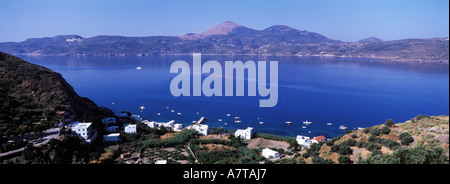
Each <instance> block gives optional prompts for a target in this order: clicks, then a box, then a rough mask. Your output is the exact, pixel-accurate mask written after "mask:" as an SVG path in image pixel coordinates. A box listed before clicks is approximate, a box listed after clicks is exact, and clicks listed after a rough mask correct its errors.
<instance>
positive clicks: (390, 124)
mask: <svg viewBox="0 0 450 184" xmlns="http://www.w3.org/2000/svg"><path fill="white" fill-rule="evenodd" d="M394 124H395V123H394V121H393V120H392V119H388V120H386V121H385V122H384V125H386V126H388V127H392V126H394Z"/></svg>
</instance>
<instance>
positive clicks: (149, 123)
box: [142, 120, 183, 131]
mask: <svg viewBox="0 0 450 184" xmlns="http://www.w3.org/2000/svg"><path fill="white" fill-rule="evenodd" d="M142 123H144V124H146V125H147V126H149V127H150V128H158V127H166V128H169V129H172V130H174V131H177V130H175V129H176V128H175V125H176V124H174V123H175V120H171V121H169V122H167V123H162V122H156V121H148V120H143V121H142ZM180 125H181V124H180ZM180 125H177V127H180ZM181 128H183V125H181ZM181 128H180V130H181Z"/></svg>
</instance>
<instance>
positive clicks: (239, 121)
mask: <svg viewBox="0 0 450 184" xmlns="http://www.w3.org/2000/svg"><path fill="white" fill-rule="evenodd" d="M234 122H235V123H241V122H242V121H241V120H236V121H234Z"/></svg>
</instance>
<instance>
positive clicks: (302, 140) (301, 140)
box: [296, 135, 312, 148]
mask: <svg viewBox="0 0 450 184" xmlns="http://www.w3.org/2000/svg"><path fill="white" fill-rule="evenodd" d="M296 141H297V143H298V144H299V145H302V146H304V147H307V148H309V147H310V146H311V144H312V142H311V139H310V138H309V137H307V136H302V135H297V138H296Z"/></svg>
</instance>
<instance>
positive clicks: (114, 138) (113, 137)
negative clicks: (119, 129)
mask: <svg viewBox="0 0 450 184" xmlns="http://www.w3.org/2000/svg"><path fill="white" fill-rule="evenodd" d="M103 141H105V142H119V141H120V133H112V134H107V135H103Z"/></svg>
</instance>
